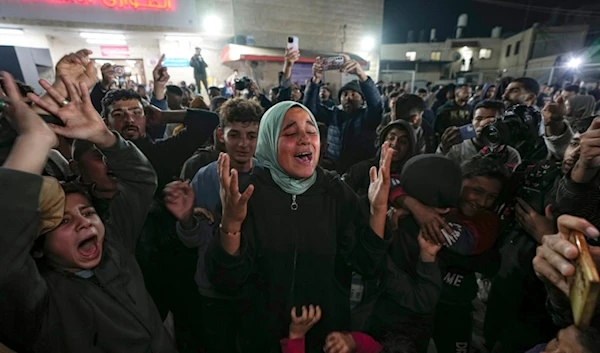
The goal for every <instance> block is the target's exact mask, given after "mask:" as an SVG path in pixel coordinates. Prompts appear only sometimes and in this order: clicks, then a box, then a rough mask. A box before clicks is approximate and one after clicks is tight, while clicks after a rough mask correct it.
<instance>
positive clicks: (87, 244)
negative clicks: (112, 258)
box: [77, 235, 100, 260]
mask: <svg viewBox="0 0 600 353" xmlns="http://www.w3.org/2000/svg"><path fill="white" fill-rule="evenodd" d="M77 251H79V254H80V255H81V256H83V257H84V258H86V259H89V260H93V259H95V258H97V257H98V255H100V244H99V243H98V236H97V235H92V236H90V237H88V238H86V239H84V240H82V241H81V242H80V243H79V244H78V245H77Z"/></svg>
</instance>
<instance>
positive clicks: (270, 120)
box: [256, 101, 319, 195]
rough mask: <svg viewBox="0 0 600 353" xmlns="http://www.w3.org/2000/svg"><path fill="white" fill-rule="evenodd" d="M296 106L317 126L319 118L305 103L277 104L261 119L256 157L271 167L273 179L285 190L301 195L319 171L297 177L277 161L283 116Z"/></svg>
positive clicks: (265, 165) (261, 163) (262, 164)
mask: <svg viewBox="0 0 600 353" xmlns="http://www.w3.org/2000/svg"><path fill="white" fill-rule="evenodd" d="M294 107H298V108H302V109H304V110H305V111H306V112H307V113H308V115H309V116H310V118H311V119H312V121H313V123H314V124H315V126H317V120H316V119H315V117H314V116H313V114H312V113H311V112H310V110H308V108H307V107H305V106H304V105H302V104H300V103H296V102H292V101H285V102H280V103H277V104H275V105H274V106H272V107H271V108H270V109H269V110H267V111H266V112H265V115H263V117H262V119H261V120H260V127H259V129H258V142H257V144H256V159H258V162H259V163H260V165H261V166H263V167H265V168H268V169H269V172H270V173H271V177H272V178H273V181H275V184H277V185H278V186H279V187H280V188H281V189H282V190H283V191H285V192H287V193H288V194H291V195H301V194H303V193H304V192H306V190H308V189H309V188H310V187H311V186H312V185H313V184H314V183H315V181H316V180H317V172H316V171H315V172H314V173H313V174H312V175H311V176H310V177H308V178H306V179H295V178H292V177H290V176H289V175H287V174H286V173H285V172H284V171H283V169H281V166H280V165H279V162H278V161H277V142H278V140H279V133H280V132H281V125H283V118H284V117H285V114H286V113H287V111H288V110H290V109H291V108H294ZM318 131H319V129H318V128H317V133H318Z"/></svg>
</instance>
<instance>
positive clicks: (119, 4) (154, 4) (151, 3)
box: [21, 0, 175, 11]
mask: <svg viewBox="0 0 600 353" xmlns="http://www.w3.org/2000/svg"><path fill="white" fill-rule="evenodd" d="M21 2H28V3H31V2H38V3H39V2H43V3H46V4H52V5H79V6H98V7H104V8H107V9H114V10H137V11H173V10H175V0H21Z"/></svg>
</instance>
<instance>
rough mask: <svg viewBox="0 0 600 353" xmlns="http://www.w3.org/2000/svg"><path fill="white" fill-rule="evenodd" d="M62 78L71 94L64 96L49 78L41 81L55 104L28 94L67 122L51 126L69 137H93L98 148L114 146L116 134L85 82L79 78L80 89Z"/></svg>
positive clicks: (41, 105) (91, 140)
mask: <svg viewBox="0 0 600 353" xmlns="http://www.w3.org/2000/svg"><path fill="white" fill-rule="evenodd" d="M61 80H62V81H63V83H64V85H65V87H66V88H67V92H68V97H65V96H62V95H61V94H60V93H59V92H58V91H57V90H55V89H54V87H52V86H51V85H50V84H49V83H48V81H46V80H40V85H42V87H43V88H44V89H46V91H47V93H48V95H49V96H50V97H52V99H53V100H54V104H51V103H49V102H47V101H45V100H42V99H40V98H39V97H37V96H36V95H34V94H29V98H30V99H31V100H32V101H33V102H34V103H36V104H37V105H39V106H40V107H41V108H43V109H45V110H46V111H48V112H50V114H53V115H55V116H57V117H58V118H59V119H60V120H62V122H63V123H64V126H58V125H53V124H49V125H48V126H49V127H50V129H52V131H54V132H55V133H56V134H58V135H61V136H64V137H67V138H70V139H78V140H87V141H90V142H92V143H94V144H95V145H97V146H98V147H99V148H106V147H110V146H112V145H113V144H114V143H115V142H116V137H115V135H113V133H112V132H110V130H108V127H107V126H106V124H105V123H104V121H102V118H101V117H100V115H98V112H97V111H96V109H94V106H93V105H92V102H91V100H90V94H89V91H88V88H87V86H86V85H85V83H83V82H79V91H77V88H76V87H75V85H74V84H73V82H72V81H71V80H70V79H69V78H68V77H66V76H61ZM79 92H81V93H79Z"/></svg>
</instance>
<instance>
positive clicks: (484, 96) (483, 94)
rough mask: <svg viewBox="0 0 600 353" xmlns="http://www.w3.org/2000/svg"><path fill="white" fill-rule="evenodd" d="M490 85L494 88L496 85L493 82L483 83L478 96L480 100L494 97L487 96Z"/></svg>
mask: <svg viewBox="0 0 600 353" xmlns="http://www.w3.org/2000/svg"><path fill="white" fill-rule="evenodd" d="M492 87H494V88H495V87H496V85H495V84H493V83H486V84H485V85H483V89H482V90H481V97H480V100H481V101H484V100H486V99H494V97H491V98H487V94H488V91H489V90H490V88H492Z"/></svg>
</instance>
